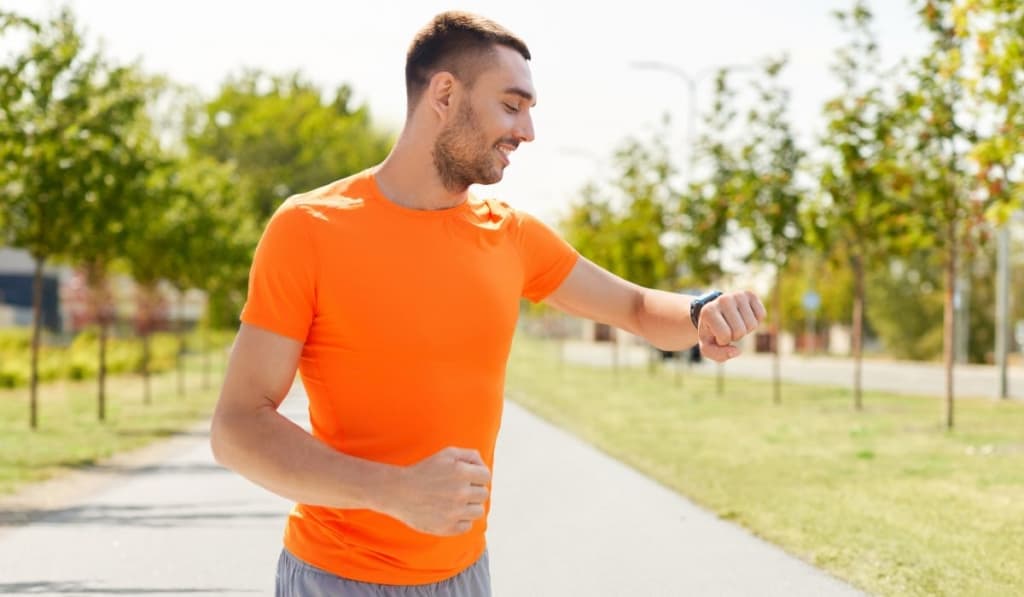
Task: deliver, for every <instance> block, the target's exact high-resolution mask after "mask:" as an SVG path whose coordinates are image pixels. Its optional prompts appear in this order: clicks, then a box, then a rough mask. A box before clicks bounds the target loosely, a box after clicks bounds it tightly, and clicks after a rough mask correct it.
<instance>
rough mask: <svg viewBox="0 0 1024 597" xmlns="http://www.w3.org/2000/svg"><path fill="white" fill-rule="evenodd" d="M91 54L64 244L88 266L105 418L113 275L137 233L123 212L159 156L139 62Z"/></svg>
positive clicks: (100, 406) (138, 193) (73, 257)
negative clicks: (72, 211)
mask: <svg viewBox="0 0 1024 597" xmlns="http://www.w3.org/2000/svg"><path fill="white" fill-rule="evenodd" d="M93 60H94V65H93V68H94V69H95V70H94V71H93V72H92V73H90V76H89V77H88V78H85V79H83V81H82V85H83V86H84V89H85V93H87V94H88V97H89V103H88V105H87V106H85V109H84V113H83V114H82V116H81V118H80V121H79V122H78V123H76V126H77V127H79V130H81V131H86V132H87V135H88V139H89V143H88V145H87V149H86V151H87V153H84V154H83V155H82V157H81V160H80V161H79V162H77V163H76V164H75V165H74V166H73V167H72V169H71V171H69V172H68V175H69V176H73V177H75V178H76V179H77V180H79V181H80V183H81V185H82V190H83V191H84V195H83V196H82V197H81V198H80V199H79V200H78V203H79V208H78V210H77V211H78V213H77V217H76V222H75V227H74V229H73V231H72V234H71V235H70V236H69V237H68V239H67V240H66V244H65V251H66V253H67V254H68V259H69V260H70V261H71V263H73V264H75V265H77V266H79V267H81V268H82V269H83V270H84V272H85V274H86V282H87V284H88V287H89V291H90V295H91V296H92V297H93V300H94V302H95V311H96V313H97V322H98V324H99V356H98V358H99V367H98V370H97V416H98V418H99V420H101V421H103V420H104V419H105V418H106V373H107V368H106V349H107V338H108V336H109V328H110V325H111V324H112V323H113V319H114V317H113V315H114V313H113V309H112V300H111V297H110V293H109V288H108V276H109V272H110V267H111V265H112V263H113V262H114V261H115V260H116V259H117V258H118V257H119V256H120V255H121V254H123V252H124V249H125V243H126V240H127V237H128V236H129V235H130V234H132V233H133V231H132V229H131V228H130V227H129V226H127V225H126V222H125V214H126V213H127V212H128V211H130V210H132V209H135V208H137V207H138V202H139V200H140V196H141V195H142V194H143V193H144V192H145V189H144V186H145V178H146V176H147V173H148V171H149V170H150V169H152V168H153V167H155V165H156V160H157V159H158V157H157V155H156V152H155V151H154V150H152V149H151V148H148V147H146V145H147V139H148V138H149V136H150V131H149V129H150V128H151V125H150V122H149V120H148V119H147V118H146V116H145V107H146V99H147V96H146V93H145V90H146V87H147V86H148V85H149V83H148V82H147V81H145V80H144V78H143V77H142V75H141V74H140V73H139V72H138V71H137V69H136V68H134V67H109V66H107V65H105V64H103V63H101V62H100V61H99V60H98V57H94V59H93ZM150 145H152V144H151V143H150Z"/></svg>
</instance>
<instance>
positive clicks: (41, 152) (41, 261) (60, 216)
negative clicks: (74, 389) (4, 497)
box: [0, 9, 102, 429]
mask: <svg viewBox="0 0 1024 597" xmlns="http://www.w3.org/2000/svg"><path fill="white" fill-rule="evenodd" d="M2 23H3V27H4V31H6V30H11V29H13V28H15V27H21V28H24V29H27V30H28V31H29V39H28V43H27V47H25V48H24V49H22V50H20V51H17V52H16V53H15V54H14V55H13V58H12V61H11V62H10V63H7V64H4V65H3V66H2V68H0V90H2V92H0V93H2V95H0V108H2V113H3V117H2V119H0V152H2V153H0V163H2V164H4V178H5V184H4V186H3V188H2V193H3V207H4V209H3V211H4V228H3V235H4V241H5V242H6V243H7V244H8V245H11V246H14V247H18V248H22V249H25V250H27V251H28V252H29V254H30V255H31V256H32V258H33V260H34V261H35V272H34V290H33V295H34V299H33V303H34V305H33V333H32V361H31V362H32V365H31V374H30V382H29V387H30V390H29V425H30V426H31V427H32V428H33V429H35V428H36V427H37V426H38V414H37V390H38V380H39V376H38V358H39V344H40V332H41V313H40V303H41V299H42V280H43V267H44V265H45V263H46V262H47V261H48V260H51V259H53V258H56V257H60V256H62V255H63V254H65V245H66V242H67V239H69V238H71V237H72V236H73V234H74V232H75V229H76V224H77V219H78V215H79V211H80V208H81V207H82V203H83V200H84V198H85V197H86V193H87V192H88V189H87V188H86V187H85V184H84V181H83V180H82V178H81V177H79V176H76V175H75V174H80V173H82V172H83V170H86V169H88V168H89V165H90V164H93V163H94V161H93V159H94V157H95V151H94V148H93V147H92V144H93V143H96V142H97V141H96V140H95V139H93V135H92V132H93V127H94V126H95V124H96V123H95V121H93V120H90V116H91V114H90V106H93V105H94V103H93V101H94V98H93V97H92V96H91V91H92V89H93V85H92V81H93V80H94V79H93V77H95V76H96V73H97V60H96V59H95V57H87V56H85V55H84V53H83V49H82V45H83V41H82V38H81V36H80V35H79V33H78V32H77V30H76V28H75V21H74V17H73V16H72V14H71V13H70V11H68V10H66V9H65V10H62V11H61V12H60V13H58V14H57V15H56V16H54V17H53V18H51V19H50V20H49V21H47V22H45V23H43V24H35V23H32V22H31V21H28V20H25V19H19V18H17V17H14V16H12V15H10V13H4V14H3V18H2ZM101 138H102V137H101Z"/></svg>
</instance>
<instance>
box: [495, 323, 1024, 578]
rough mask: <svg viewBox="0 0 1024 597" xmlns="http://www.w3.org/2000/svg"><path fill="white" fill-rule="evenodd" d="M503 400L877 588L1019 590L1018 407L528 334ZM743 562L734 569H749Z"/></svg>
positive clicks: (1022, 534) (1021, 495) (1023, 551)
mask: <svg viewBox="0 0 1024 597" xmlns="http://www.w3.org/2000/svg"><path fill="white" fill-rule="evenodd" d="M507 386H508V392H509V397H510V398H511V399H513V400H514V401H516V402H517V403H519V404H521V405H523V406H525V407H526V408H528V409H529V410H531V411H532V412H534V413H536V414H538V415H540V416H542V417H544V418H546V419H548V420H550V421H552V422H554V423H556V424H558V425H559V426H561V427H563V428H565V429H568V430H570V431H572V432H573V433H575V434H577V435H578V436H580V437H582V438H583V439H585V440H586V441H588V442H590V443H592V444H594V445H596V446H598V447H599V448H601V449H602V450H604V451H605V452H607V453H609V454H611V455H613V456H615V457H616V458H618V459H619V460H621V461H623V462H626V463H628V464H630V465H631V466H633V467H635V468H636V469H638V470H640V471H643V472H644V473H645V474H647V475H649V476H650V477H652V478H655V479H657V480H659V481H660V482H662V483H664V484H665V485H667V486H669V487H672V488H674V489H675V490H677V491H679V492H680V493H682V494H684V495H686V496H687V497H689V498H691V499H693V500H694V501H695V502H697V503H699V504H701V505H702V506H704V507H706V508H707V509H709V510H711V511H713V512H716V513H717V514H718V515H719V516H720V517H722V518H725V519H728V520H732V521H735V522H736V523H738V524H741V525H743V526H744V527H746V528H748V529H750V530H752V531H753V532H754V533H756V534H757V535H759V536H761V537H764V538H765V539H767V540H768V541H771V542H772V543H775V544H777V545H780V546H781V547H783V548H784V549H786V550H787V551H789V552H790V553H792V554H795V555H797V556H799V557H801V558H803V559H804V560H806V561H808V562H811V563H813V564H814V565H816V566H818V567H820V568H822V569H825V570H827V571H829V572H830V573H832V574H834V575H836V576H838V577H840V578H842V579H845V580H846V581H848V582H850V583H852V584H853V585H855V586H857V587H859V588H861V589H864V590H866V591H868V592H870V593H872V594H879V595H922V596H924V595H928V596H933V595H972V596H973V595H979V596H982V595H985V596H988V595H993V596H995V595H1006V596H1010V595H1024V404H1022V403H1021V402H1012V403H1011V402H1005V401H1004V402H1002V403H999V402H995V401H988V400H961V401H959V402H958V403H957V428H956V429H955V430H954V431H952V432H947V431H946V430H945V429H944V428H943V426H942V420H943V419H942V412H943V411H942V404H941V401H940V399H937V398H930V397H921V398H918V397H907V396H896V395H889V394H882V393H877V392H867V393H865V395H864V404H865V410H864V411H863V412H860V413H857V412H855V411H854V410H853V407H852V402H853V400H852V397H851V392H850V390H849V389H844V388H842V387H835V388H827V387H811V386H800V385H784V386H783V394H782V400H783V403H782V404H781V405H778V406H776V405H773V404H772V403H771V386H770V382H764V381H742V380H738V379H737V380H734V379H728V380H727V382H726V392H725V396H723V397H721V398H719V397H718V396H717V395H716V393H715V381H714V378H713V377H699V376H694V375H689V376H685V377H684V378H683V381H682V384H681V386H679V385H676V383H675V380H674V377H673V374H672V373H671V372H668V371H659V372H657V373H656V374H654V375H651V374H649V373H648V372H647V370H646V369H621V370H620V371H619V372H618V374H616V373H615V372H613V371H612V370H609V369H607V368H595V367H587V366H582V365H573V364H568V363H565V364H562V363H560V359H559V357H558V352H557V345H556V344H554V343H549V342H542V341H538V340H534V339H530V338H528V337H525V336H523V335H520V336H519V338H518V339H517V341H516V344H515V346H514V347H513V354H512V359H511V362H510V365H509V371H508V379H507ZM742 566H743V563H742V562H737V568H738V569H740V570H741V569H742Z"/></svg>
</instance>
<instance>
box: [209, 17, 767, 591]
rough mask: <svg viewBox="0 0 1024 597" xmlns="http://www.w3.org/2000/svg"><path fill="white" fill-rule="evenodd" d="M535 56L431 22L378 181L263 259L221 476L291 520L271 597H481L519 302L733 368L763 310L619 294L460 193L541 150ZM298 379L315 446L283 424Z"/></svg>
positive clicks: (222, 424)
mask: <svg viewBox="0 0 1024 597" xmlns="http://www.w3.org/2000/svg"><path fill="white" fill-rule="evenodd" d="M529 60H530V51H529V50H528V49H527V46H526V44H525V43H523V41H522V40H520V39H519V38H517V37H516V36H514V35H513V34H511V33H510V32H509V31H507V30H506V29H504V28H503V27H501V26H500V25H498V24H496V23H494V22H492V21H489V20H487V19H484V18H481V17H478V16H475V15H471V14H466V13H458V12H448V13H444V14H441V15H438V16H437V17H435V18H434V19H433V20H432V21H431V22H430V23H429V24H428V25H427V26H426V27H425V28H424V29H423V30H421V31H420V32H419V33H418V34H417V35H416V37H415V39H414V40H413V42H412V45H411V47H410V49H409V52H408V57H407V63H406V87H407V95H408V102H409V108H408V114H407V119H406V123H405V127H404V129H403V131H402V134H401V136H400V137H399V139H398V141H397V143H396V144H395V147H394V148H393V150H392V151H391V153H390V154H389V155H388V157H387V159H385V160H384V162H383V163H381V164H379V165H378V166H376V167H373V168H371V169H369V170H367V171H365V172H362V173H359V174H356V175H354V176H351V177H349V178H345V179H343V180H339V181H337V182H334V183H332V184H329V185H327V186H325V187H323V188H320V189H316V190H313V191H310V192H308V193H305V194H302V195H297V196H295V197H291V198H289V199H288V200H287V201H285V203H284V204H283V205H282V206H281V207H280V208H279V209H278V210H277V212H276V213H275V214H274V216H273V217H272V218H271V221H270V223H269V224H268V225H267V228H266V230H265V231H264V234H263V237H262V239H261V240H260V243H259V245H258V247H257V249H256V255H255V258H254V260H253V265H252V271H251V275H250V279H249V295H248V301H247V303H246V305H245V307H244V309H243V311H242V314H241V320H242V325H241V328H240V330H239V333H238V336H237V338H236V340H235V345H234V348H233V350H232V354H231V360H230V363H229V366H228V371H227V374H226V378H225V381H224V386H223V389H222V392H221V397H220V401H219V403H218V405H217V409H216V412H215V414H214V418H213V423H212V435H211V443H212V446H213V451H214V454H215V456H216V458H217V460H218V461H219V462H221V463H222V464H224V465H225V466H228V467H230V468H232V469H234V470H236V471H238V472H239V473H241V474H242V475H244V476H245V477H247V478H249V479H251V480H252V481H254V482H256V483H258V484H260V485H262V486H264V487H266V488H268V489H269V490H271V491H273V492H275V493H277V494H280V495H281V496H284V497H286V498H288V499H290V500H293V501H295V502H296V504H297V505H296V506H295V508H294V509H293V510H292V513H291V515H290V517H289V520H288V523H287V527H286V530H285V534H284V549H283V550H282V553H281V557H280V559H279V562H278V570H277V594H278V595H438V596H442V595H443V596H456V595H458V596H462V595H465V596H474V597H478V596H486V595H490V575H489V571H488V563H487V551H486V543H485V537H484V532H485V529H486V519H487V512H488V510H489V506H490V500H489V496H490V489H489V488H490V479H491V473H490V471H491V465H492V461H493V456H494V445H495V440H496V438H497V434H498V428H499V425H500V423H501V412H502V396H503V387H504V379H505V366H506V362H507V359H508V355H509V350H510V346H511V343H512V336H513V332H514V329H515V324H516V318H517V316H518V312H519V300H520V298H521V297H526V298H527V299H529V300H531V301H535V302H536V301H546V302H547V303H548V304H551V305H553V306H554V307H556V308H558V309H561V310H563V311H565V312H568V313H571V314H574V315H578V316H581V317H587V318H590V319H594V320H596V321H601V322H605V323H608V324H611V325H614V326H617V327H619V328H622V329H625V330H628V331H630V332H633V333H635V334H639V335H641V336H643V337H644V338H646V339H647V340H649V341H650V342H651V343H653V344H654V345H656V346H658V347H659V348H662V349H665V350H679V349H683V348H686V347H688V346H691V345H693V344H695V343H698V342H699V343H700V346H701V348H702V350H703V353H704V354H705V355H706V356H708V357H709V358H711V359H714V360H717V361H723V360H727V359H730V358H732V357H734V356H736V355H738V354H739V351H738V349H737V348H736V347H735V346H733V345H732V342H734V341H736V340H738V339H740V338H742V337H743V336H745V335H747V334H749V333H750V332H752V331H753V330H754V329H755V328H756V327H757V325H758V324H759V322H760V321H761V320H762V319H763V317H764V308H763V307H762V305H761V303H760V302H759V301H758V300H757V298H756V297H754V295H753V294H751V293H747V292H737V293H728V294H723V295H718V294H710V295H707V296H704V297H701V298H700V299H697V298H695V297H689V296H683V295H678V294H672V293H667V292H662V291H657V290H651V289H647V288H643V287H640V286H637V285H635V284H632V283H630V282H628V281H626V280H622V279H620V278H618V277H616V276H613V275H612V274H610V273H608V272H607V271H605V270H603V269H601V268H600V267H598V266H596V265H594V264H593V263H591V262H590V261H588V260H587V259H585V258H583V257H581V256H580V255H579V254H578V253H577V252H576V251H575V250H574V249H573V248H572V247H571V246H569V245H568V244H567V243H566V242H565V241H563V240H562V239H561V238H560V237H559V236H558V235H557V234H555V233H554V232H553V231H552V230H550V229H549V228H548V227H546V226H545V225H543V224H542V223H540V222H539V221H538V220H536V219H534V218H533V217H531V216H529V215H528V214H526V213H523V212H521V211H517V210H516V209H513V208H512V207H509V206H508V205H507V204H505V203H502V202H498V201H494V200H480V199H477V198H475V197H473V196H472V195H470V194H469V187H470V185H472V184H476V183H481V184H490V183H494V182H497V181H499V180H501V178H502V174H503V172H504V170H505V168H506V167H508V165H509V156H510V154H512V153H513V152H514V151H515V150H516V149H517V148H519V147H520V145H521V144H522V143H524V142H528V141H532V140H533V138H534V131H533V122H532V120H531V116H530V113H531V110H532V109H533V107H534V106H535V105H536V96H537V93H536V91H535V90H534V87H533V82H532V80H531V76H530V69H529V63H528V61H529ZM296 369H298V371H299V372H300V374H301V378H302V382H303V384H304V386H305V388H306V391H307V393H308V395H309V410H310V421H311V423H312V429H313V433H312V435H310V434H308V433H306V432H305V431H304V430H303V429H301V428H299V427H298V426H296V425H294V424H293V423H291V422H290V421H289V420H288V419H286V418H285V417H284V416H283V415H281V414H279V413H278V411H277V408H278V406H279V404H280V403H281V401H282V400H283V399H284V396H285V395H286V393H287V392H288V389H289V387H290V386H291V384H292V382H293V380H294V377H295V372H296Z"/></svg>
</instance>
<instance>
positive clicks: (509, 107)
mask: <svg viewBox="0 0 1024 597" xmlns="http://www.w3.org/2000/svg"><path fill="white" fill-rule="evenodd" d="M505 109H506V110H508V111H509V112H512V113H513V114H515V113H516V112H518V111H519V108H517V107H515V106H513V105H511V104H505Z"/></svg>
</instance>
